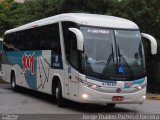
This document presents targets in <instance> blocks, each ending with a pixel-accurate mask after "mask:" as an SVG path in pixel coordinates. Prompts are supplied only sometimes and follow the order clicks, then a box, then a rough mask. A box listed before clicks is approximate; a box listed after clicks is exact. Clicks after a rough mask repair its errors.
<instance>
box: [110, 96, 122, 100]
mask: <svg viewBox="0 0 160 120" xmlns="http://www.w3.org/2000/svg"><path fill="white" fill-rule="evenodd" d="M123 100H124V97H123V96H113V97H112V101H123Z"/></svg>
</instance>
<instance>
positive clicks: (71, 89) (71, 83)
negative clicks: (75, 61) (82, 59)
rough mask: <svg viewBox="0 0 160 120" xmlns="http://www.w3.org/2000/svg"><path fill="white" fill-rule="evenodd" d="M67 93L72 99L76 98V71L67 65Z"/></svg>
mask: <svg viewBox="0 0 160 120" xmlns="http://www.w3.org/2000/svg"><path fill="white" fill-rule="evenodd" d="M67 76H68V95H69V98H71V99H73V100H78V87H79V86H78V72H77V71H76V70H75V69H73V68H72V67H68V75H67Z"/></svg>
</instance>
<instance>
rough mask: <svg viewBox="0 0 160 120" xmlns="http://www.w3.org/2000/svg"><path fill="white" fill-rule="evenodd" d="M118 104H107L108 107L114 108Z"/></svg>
mask: <svg viewBox="0 0 160 120" xmlns="http://www.w3.org/2000/svg"><path fill="white" fill-rule="evenodd" d="M115 106H116V104H107V107H108V108H114V107H115Z"/></svg>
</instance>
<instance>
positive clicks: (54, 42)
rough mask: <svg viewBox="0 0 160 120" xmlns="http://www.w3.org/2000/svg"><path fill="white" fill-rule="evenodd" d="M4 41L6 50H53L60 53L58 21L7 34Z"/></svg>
mask: <svg viewBox="0 0 160 120" xmlns="http://www.w3.org/2000/svg"><path fill="white" fill-rule="evenodd" d="M4 41H5V44H4V49H5V50H6V51H12V50H22V51H27V50H53V51H54V52H56V53H61V47H60V37H59V25H58V23H57V24H51V25H47V26H42V27H38V28H33V29H28V30H23V31H19V32H15V33H11V34H7V35H5V39H4Z"/></svg>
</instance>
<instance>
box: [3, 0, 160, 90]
mask: <svg viewBox="0 0 160 120" xmlns="http://www.w3.org/2000/svg"><path fill="white" fill-rule="evenodd" d="M159 5H160V0H28V1H25V2H24V3H16V2H14V1H13V0H5V1H4V2H1V3H0V36H2V35H3V33H4V31H5V30H7V29H10V28H14V27H17V26H20V25H22V24H25V23H28V22H32V21H35V20H38V19H41V18H45V17H49V16H53V15H56V14H60V13H70V12H83V13H94V14H104V15H113V16H118V17H123V18H126V19H129V20H132V21H134V22H135V23H137V24H138V26H139V27H140V31H141V32H145V33H149V34H151V35H153V36H154V37H155V38H156V39H157V40H158V42H159V41H160V34H159V31H160V12H159V11H160V7H159ZM145 46H146V47H147V48H148V47H149V45H148V44H147V43H146V45H145ZM146 57H147V63H148V64H147V68H148V75H149V79H150V81H151V80H152V79H154V80H156V82H157V83H156V84H159V85H160V82H159V79H160V77H159V76H158V72H160V70H159V66H157V64H158V60H159V58H160V57H159V55H157V56H151V55H150V54H149V52H148V51H147V56H146ZM155 71H156V72H155ZM150 83H152V81H151V82H150ZM158 91H159V92H160V89H159V90H158Z"/></svg>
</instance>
